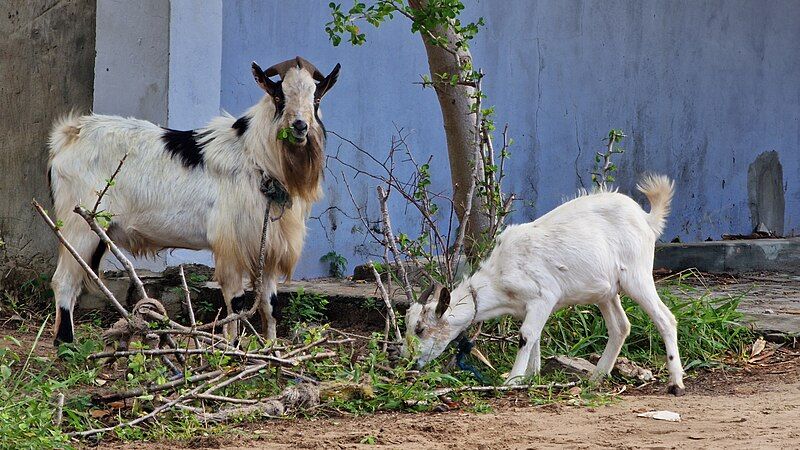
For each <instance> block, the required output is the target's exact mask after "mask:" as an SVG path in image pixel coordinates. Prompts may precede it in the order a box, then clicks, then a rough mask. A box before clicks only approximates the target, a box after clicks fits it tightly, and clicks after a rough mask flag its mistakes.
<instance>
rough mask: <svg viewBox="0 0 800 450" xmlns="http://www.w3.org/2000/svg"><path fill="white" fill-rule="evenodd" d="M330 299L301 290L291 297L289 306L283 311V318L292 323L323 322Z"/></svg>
mask: <svg viewBox="0 0 800 450" xmlns="http://www.w3.org/2000/svg"><path fill="white" fill-rule="evenodd" d="M327 306H328V299H327V298H326V297H324V296H322V295H319V294H315V293H313V292H306V291H305V290H304V289H302V288H300V289H298V290H297V292H296V293H294V294H292V296H291V297H289V304H288V305H286V308H284V310H283V317H285V318H286V320H288V321H289V322H291V323H310V322H321V321H323V320H324V319H325V309H326V308H327Z"/></svg>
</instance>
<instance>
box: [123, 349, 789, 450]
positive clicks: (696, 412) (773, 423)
mask: <svg viewBox="0 0 800 450" xmlns="http://www.w3.org/2000/svg"><path fill="white" fill-rule="evenodd" d="M662 388H663V386H658V387H654V389H658V390H659V391H661V390H662ZM687 388H688V391H689V394H687V395H686V396H684V397H678V398H675V397H670V396H665V395H649V394H647V393H642V392H636V391H628V392H627V393H626V394H625V395H623V396H622V397H621V399H620V400H619V401H617V402H614V403H613V404H611V405H607V406H597V407H581V406H568V405H564V404H556V405H548V406H541V407H537V406H530V405H529V404H528V402H527V399H526V397H524V396H517V397H507V398H505V399H500V400H497V401H495V403H494V408H493V409H494V412H492V413H489V414H475V413H468V412H463V411H450V412H446V413H439V414H434V413H430V414H403V413H391V414H378V415H374V416H366V417H340V418H322V419H310V420H286V421H269V422H262V423H258V424H251V425H248V426H247V427H246V428H244V429H240V430H232V431H231V433H230V434H228V435H225V436H222V437H208V438H198V439H196V440H194V441H193V442H184V443H181V444H176V443H147V444H146V445H142V444H141V443H140V444H133V443H132V444H127V445H126V446H122V447H119V448H129V449H133V448H137V449H140V448H146V449H170V450H174V449H178V448H223V449H227V450H238V449H246V448H266V449H283V448H311V449H328V448H364V449H367V448H403V449H456V448H457V449H461V448H470V449H527V448H534V449H547V448H637V449H638V448H648V449H672V448H692V449H695V448H785V449H789V448H800V358H793V359H792V360H790V361H787V362H785V363H781V364H779V365H777V366H772V367H769V368H753V370H748V371H745V372H740V373H731V372H727V373H723V372H717V373H710V374H706V375H703V376H701V377H699V378H697V379H693V380H689V382H688V383H687ZM662 409H666V410H670V411H675V412H678V413H680V415H681V417H682V421H681V422H680V423H673V422H664V421H657V420H653V419H645V418H640V417H637V414H638V413H640V412H645V411H652V410H662ZM367 436H372V437H374V442H375V444H371V445H370V444H361V442H362V441H363V440H364V439H365V437H367Z"/></svg>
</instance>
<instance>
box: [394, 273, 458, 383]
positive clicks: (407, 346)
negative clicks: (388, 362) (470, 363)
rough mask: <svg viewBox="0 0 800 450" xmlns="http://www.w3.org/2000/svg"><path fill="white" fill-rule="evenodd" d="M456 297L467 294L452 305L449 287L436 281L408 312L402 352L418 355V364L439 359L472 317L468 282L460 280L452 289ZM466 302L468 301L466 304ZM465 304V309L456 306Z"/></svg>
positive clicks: (406, 354) (410, 355)
mask: <svg viewBox="0 0 800 450" xmlns="http://www.w3.org/2000/svg"><path fill="white" fill-rule="evenodd" d="M453 295H454V297H453V298H459V299H460V298H461V297H464V300H465V301H464V302H456V305H453V307H451V304H450V298H451V296H450V290H449V289H447V288H446V287H444V286H442V285H441V284H438V283H435V284H433V285H432V286H431V287H429V288H428V289H426V290H425V291H423V292H422V293H421V294H420V296H419V298H418V299H417V301H416V302H415V303H413V304H412V305H411V306H410V307H409V308H408V311H407V312H406V339H405V342H404V343H403V355H405V356H406V357H415V358H416V361H417V366H418V367H420V368H421V367H423V366H424V365H425V364H427V363H429V362H430V361H432V360H434V359H436V358H437V357H438V356H439V355H441V354H442V352H444V351H445V349H446V348H447V346H448V345H449V344H450V342H452V341H453V340H454V339H455V338H456V337H458V335H459V334H460V333H461V332H462V331H464V330H465V329H466V328H467V327H468V326H469V324H470V323H471V319H472V315H473V314H472V311H473V307H472V306H471V305H473V304H474V303H472V301H473V300H472V299H471V298H469V297H468V296H470V295H471V294H470V292H469V288H468V283H467V282H464V283H461V284H460V285H459V286H458V287H456V288H455V290H453ZM466 302H469V304H467V303H466ZM462 305H463V306H464V308H461V307H458V308H456V306H462Z"/></svg>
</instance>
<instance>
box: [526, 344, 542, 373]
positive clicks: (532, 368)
mask: <svg viewBox="0 0 800 450" xmlns="http://www.w3.org/2000/svg"><path fill="white" fill-rule="evenodd" d="M541 370H542V340H541V338H540V339H537V340H536V342H535V343H534V344H533V346H532V347H531V357H530V359H529V360H528V368H527V369H526V370H525V376H526V377H529V376H531V375H538V374H539V372H540V371H541Z"/></svg>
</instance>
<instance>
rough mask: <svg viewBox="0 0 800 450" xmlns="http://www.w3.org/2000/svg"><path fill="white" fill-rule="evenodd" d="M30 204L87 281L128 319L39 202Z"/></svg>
mask: <svg viewBox="0 0 800 450" xmlns="http://www.w3.org/2000/svg"><path fill="white" fill-rule="evenodd" d="M31 204H32V205H33V208H34V209H36V212H38V213H39V215H40V216H42V218H43V219H44V221H45V222H46V223H47V225H48V226H49V227H50V229H52V230H53V233H55V235H56V237H57V238H58V240H59V241H61V245H63V246H64V248H66V249H67V251H69V253H70V254H71V255H72V256H73V257H74V258H75V260H76V261H77V262H78V264H79V265H80V266H81V267H82V268H83V270H84V271H86V274H87V276H88V277H89V279H90V280H92V281H93V282H94V283H95V284H96V285H97V287H98V288H99V289H100V291H101V292H102V293H103V295H105V296H106V298H108V300H109V301H111V304H113V305H114V307H115V308H116V309H117V311H118V312H119V313H120V315H122V317H128V315H129V314H128V310H126V309H125V307H124V306H122V304H121V303H120V302H119V301H118V300H117V298H116V297H114V294H112V293H111V291H110V290H109V289H108V287H106V285H105V284H103V282H102V281H100V277H98V276H97V274H96V273H94V270H92V268H91V267H89V265H88V264H87V263H86V261H84V260H83V258H82V257H81V255H80V254H79V253H78V251H77V250H75V247H73V246H72V244H70V243H69V242H67V239H66V238H65V237H64V235H63V234H61V230H60V229H59V227H58V226H56V224H55V223H53V221H52V219H50V216H48V215H47V212H46V211H45V210H44V208H42V205H40V204H39V202H37V201H36V199H34V200H32V201H31Z"/></svg>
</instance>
